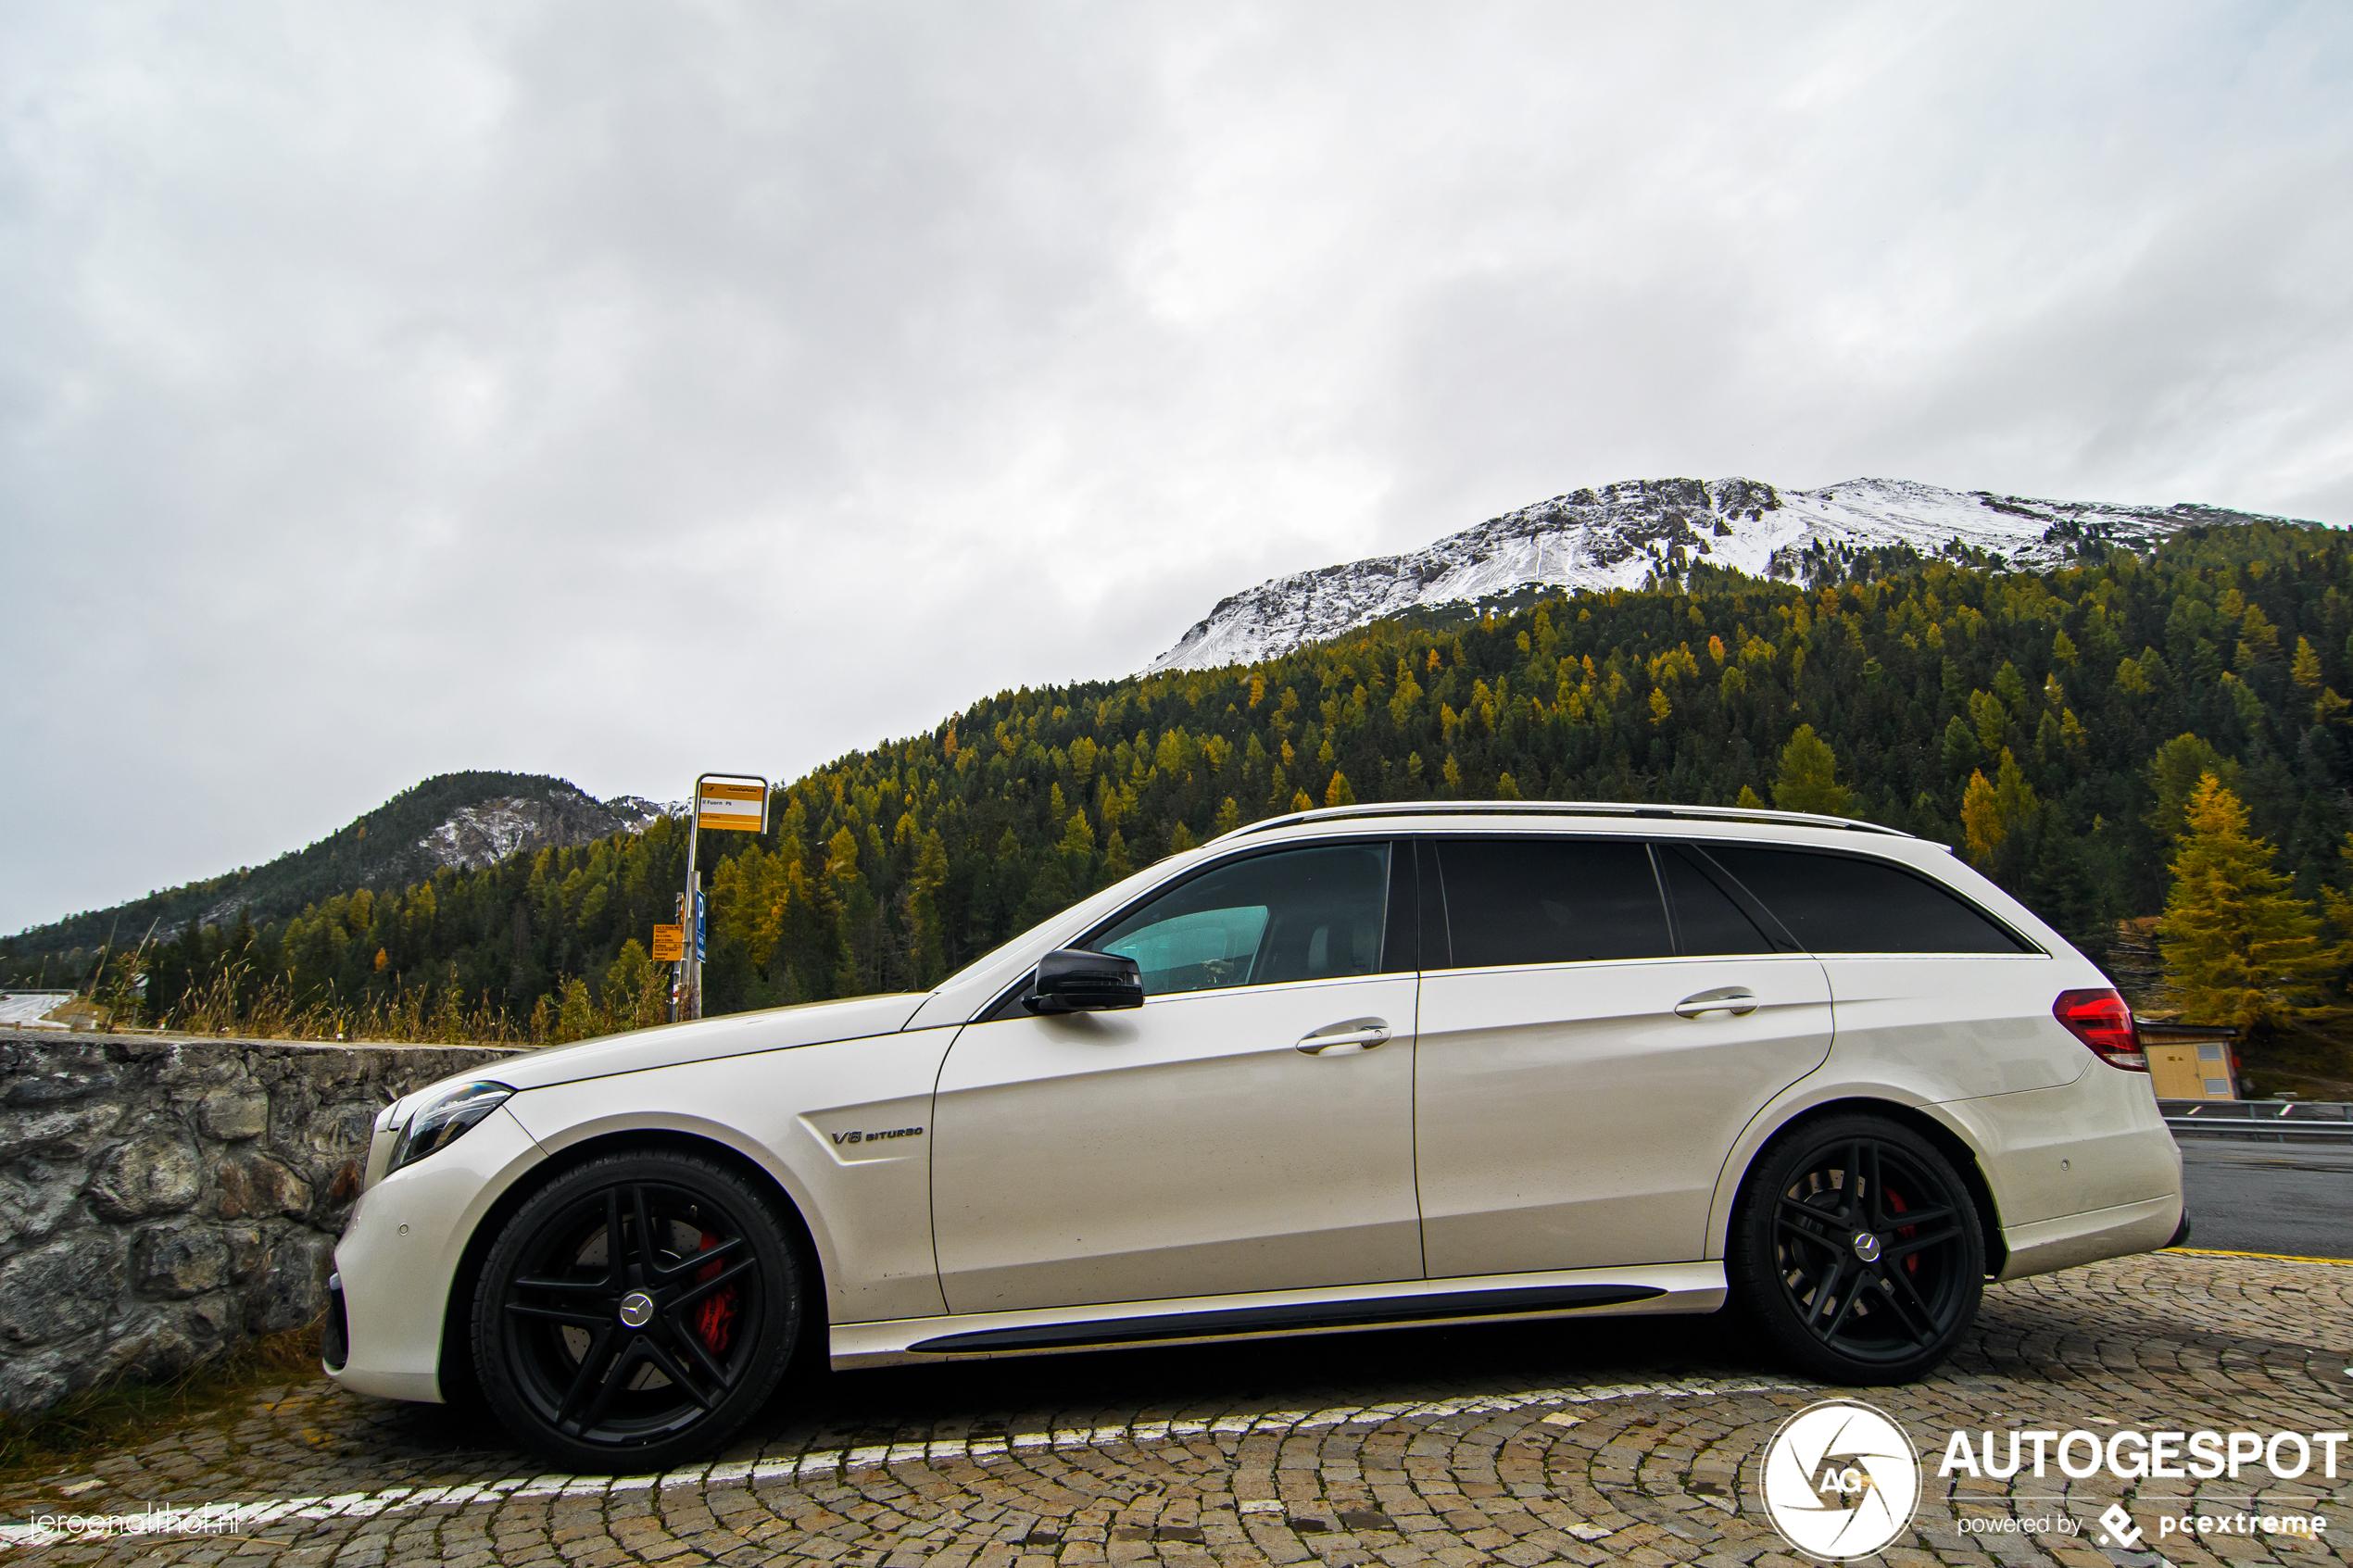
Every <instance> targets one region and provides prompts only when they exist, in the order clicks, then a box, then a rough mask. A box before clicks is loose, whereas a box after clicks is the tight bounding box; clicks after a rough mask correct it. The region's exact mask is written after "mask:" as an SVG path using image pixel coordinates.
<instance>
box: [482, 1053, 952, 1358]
mask: <svg viewBox="0 0 2353 1568" xmlns="http://www.w3.org/2000/svg"><path fill="white" fill-rule="evenodd" d="M955 1034H956V1031H955V1030H954V1029H953V1028H941V1029H924V1030H916V1031H912V1032H910V1033H907V1034H900V1035H877V1036H869V1037H867V1038H864V1039H858V1040H844V1041H839V1042H836V1043H833V1044H829V1045H815V1046H797V1047H791V1048H789V1049H785V1050H774V1051H762V1052H759V1053H756V1054H753V1055H749V1056H733V1057H725V1058H721V1059H718V1060H709V1061H697V1062H686V1063H682V1064H679V1065H676V1066H670V1067H661V1068H654V1069H650V1070H648V1071H646V1072H641V1073H618V1074H614V1075H612V1076H610V1077H602V1078H594V1079H587V1080H584V1081H580V1082H575V1083H569V1084H560V1085H551V1086H549V1087H547V1088H540V1089H531V1090H527V1091H525V1092H524V1093H522V1094H519V1095H517V1096H515V1097H514V1098H512V1099H510V1100H509V1101H508V1102H507V1108H508V1109H509V1110H511V1111H512V1112H513V1113H514V1115H515V1118H516V1120H517V1121H518V1122H520V1123H522V1125H523V1126H524V1127H526V1128H528V1129H529V1130H530V1132H531V1135H532V1136H533V1137H534V1138H535V1139H536V1140H538V1142H539V1143H540V1144H541V1145H542V1146H543V1147H544V1148H546V1149H547V1151H548V1153H549V1155H550V1156H560V1155H562V1153H563V1152H564V1151H565V1150H567V1149H571V1148H578V1147H580V1146H581V1145H584V1144H586V1143H588V1142H591V1141H592V1140H598V1139H610V1138H612V1137H614V1136H616V1135H623V1136H625V1135H627V1134H630V1133H633V1132H645V1133H657V1132H658V1133H668V1134H684V1135H689V1136H694V1137H701V1138H708V1139H710V1140H711V1141H712V1142H714V1143H717V1144H721V1145H724V1147H726V1148H730V1149H733V1150H735V1151H736V1153H737V1154H739V1155H741V1156H742V1157H743V1158H744V1159H746V1160H749V1161H751V1162H752V1163H753V1164H754V1165H756V1166H758V1167H759V1168H760V1169H761V1170H762V1171H764V1172H765V1173H767V1174H768V1175H769V1176H770V1177H771V1178H772V1179H773V1180H774V1182H775V1183H776V1185H778V1186H779V1187H780V1188H782V1189H783V1190H784V1192H785V1195H786V1198H789V1199H790V1200H791V1202H792V1204H793V1206H794V1207H795V1208H796V1209H798V1210H799V1212H800V1218H801V1221H802V1223H805V1224H806V1225H807V1226H808V1227H809V1236H810V1240H811V1242H812V1244H813V1245H814V1246H815V1247H816V1248H817V1258H818V1266H819V1268H820V1269H821V1270H822V1272H823V1273H824V1280H825V1286H826V1307H827V1313H828V1317H829V1319H830V1321H832V1322H834V1323H866V1322H872V1321H875V1320H877V1319H884V1318H905V1317H923V1316H927V1315H932V1314H937V1313H941V1312H945V1311H947V1304H946V1302H945V1301H944V1300H943V1299H942V1298H941V1296H940V1291H939V1270H938V1263H937V1259H936V1257H935V1256H934V1254H933V1251H932V1236H931V1160H930V1146H931V1138H930V1123H931V1101H932V1090H933V1088H934V1086H935V1085H937V1083H938V1080H939V1064H940V1061H941V1060H942V1058H943V1057H945V1055H946V1054H947V1049H948V1044H949V1042H950V1040H951V1039H952V1038H954V1036H955Z"/></svg>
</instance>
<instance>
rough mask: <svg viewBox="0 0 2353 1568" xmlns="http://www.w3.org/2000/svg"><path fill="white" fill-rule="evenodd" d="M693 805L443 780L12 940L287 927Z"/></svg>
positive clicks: (88, 941)
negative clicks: (196, 877)
mask: <svg viewBox="0 0 2353 1568" xmlns="http://www.w3.org/2000/svg"><path fill="white" fill-rule="evenodd" d="M677 809H681V808H677V807H668V806H663V805H661V804H658V803H656V802H654V801H650V800H646V799H643V798H641V797H637V796H634V795H623V796H617V797H614V798H612V799H610V800H598V798H597V797H595V796H592V795H590V794H588V793H587V792H586V791H585V790H583V789H581V788H580V787H579V786H577V785H576V784H573V783H571V782H570V781H569V780H565V779H559V778H554V777H551V776H549V775H547V774H544V773H506V772H464V773H441V774H436V775H435V776H434V777H433V778H429V779H427V780H425V781H424V782H423V783H422V784H417V785H415V786H414V787H412V788H409V789H406V790H403V791H402V792H401V793H400V794H398V795H396V796H394V797H392V798H391V799H390V800H387V801H386V802H384V804H383V805H382V806H379V807H377V808H376V809H374V810H372V811H368V812H365V813H363V814H362V815H360V816H359V817H358V818H355V819H354V820H353V821H351V822H348V823H346V824H345V825H344V826H343V827H342V828H340V829H338V830H337V831H336V832H334V833H333V834H329V835H327V836H326V837H325V838H322V839H320V840H319V841H318V842H317V843H315V844H311V845H309V846H308V847H305V848H301V849H294V850H289V851H287V852H286V853H285V854H283V855H281V856H279V857H278V858H277V859H273V860H271V861H269V862H268V863H267V864H264V865H260V866H243V867H239V868H238V869H237V870H235V871H233V872H226V873H224V874H222V875H220V876H217V877H207V878H205V879H204V880H202V881H200V882H191V883H185V884H182V885H181V886H178V887H172V888H166V889H164V890H162V891H160V892H157V893H151V894H149V895H147V896H146V897H144V898H134V899H132V900H131V901H130V902H128V903H124V904H119V905H116V906H114V907H113V908H110V909H92V910H86V911H84V912H82V913H81V914H76V915H69V916H68V917H66V918H65V919H63V920H60V921H57V922H52V923H50V924H47V925H41V926H35V927H32V928H31V929H30V930H27V931H24V932H20V933H19V934H18V935H15V936H12V937H8V938H6V939H5V946H4V947H0V951H6V952H7V953H9V954H11V955H12V956H14V957H17V958H19V959H22V958H26V957H31V956H34V955H39V954H44V953H63V952H68V951H70V950H72V949H73V948H76V947H80V948H82V949H84V950H88V949H91V948H94V947H97V946H98V945H99V944H101V943H104V942H107V941H109V940H113V941H118V942H123V943H135V942H137V941H139V940H140V939H141V938H142V937H143V936H144V935H146V934H147V933H148V932H149V931H153V932H155V933H156V934H157V936H158V937H161V936H164V935H176V934H177V933H178V932H180V931H181V930H182V929H184V928H185V927H186V926H187V925H188V923H189V922H191V921H193V922H195V923H196V924H198V925H224V924H227V923H229V922H233V921H234V920H235V919H236V918H237V914H238V911H239V910H241V909H242V910H249V911H250V912H251V914H252V918H253V919H255V920H256V921H266V920H283V919H284V918H285V917H286V916H288V915H292V914H298V913H300V912H301V910H302V908H303V906H304V905H305V904H307V903H310V902H313V901H315V900H317V899H320V898H323V897H330V896H332V895H333V894H335V893H347V892H349V891H351V890H352V889H353V888H355V887H369V888H383V887H396V886H400V885H403V884H409V883H413V882H422V881H423V880H425V879H426V878H428V877H430V876H432V875H433V873H434V872H437V871H440V870H443V869H445V868H447V869H450V870H455V871H461V872H475V871H480V870H482V869H483V868H484V867H485V866H488V865H490V864H492V863H493V862H495V861H497V860H498V859H503V858H504V857H506V856H508V855H510V854H513V853H514V852H515V851H516V850H518V849H528V850H537V849H550V848H568V847H572V846H574V845H579V844H587V843H591V842H593V841H595V840H597V839H599V838H604V837H607V836H609V835H610V834H616V833H636V832H642V831H643V830H644V828H645V827H646V825H647V824H648V822H652V821H653V820H654V819H655V818H657V817H660V816H662V815H664V814H665V813H668V812H672V811H674V810H677Z"/></svg>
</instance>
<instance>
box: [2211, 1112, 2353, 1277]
mask: <svg viewBox="0 0 2353 1568" xmlns="http://www.w3.org/2000/svg"><path fill="white" fill-rule="evenodd" d="M2182 1185H2183V1188H2184V1189H2185V1192H2186V1196H2187V1197H2188V1198H2189V1205H2190V1221H2191V1225H2192V1235H2191V1236H2190V1242H2189V1244H2190V1245H2191V1246H2192V1247H2207V1248H2217V1249H2219V1250H2221V1251H2225V1252H2276V1253H2280V1254H2283V1255H2285V1256H2288V1257H2294V1258H2353V1148H2302V1147H2298V1146H2296V1145H2292V1144H2291V1145H2281V1144H2260V1143H2235V1142H2230V1141H2226V1140H2223V1139H2220V1138H2183V1140H2182Z"/></svg>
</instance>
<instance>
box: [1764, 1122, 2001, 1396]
mask: <svg viewBox="0 0 2353 1568" xmlns="http://www.w3.org/2000/svg"><path fill="white" fill-rule="evenodd" d="M1728 1250H1729V1256H1728V1257H1727V1259H1726V1263H1727V1269H1726V1273H1728V1274H1729V1275H1730V1285H1731V1287H1732V1292H1733V1296H1734V1298H1735V1299H1736V1300H1737V1301H1738V1302H1739V1303H1740V1304H1741V1305H1742V1306H1743V1308H1745V1309H1746V1310H1747V1311H1748V1313H1749V1315H1750V1316H1751V1317H1753V1318H1754V1319H1755V1321H1756V1323H1757V1324H1758V1326H1759V1327H1760V1328H1761V1329H1762V1330H1763V1331H1764V1334H1765V1336H1766V1337H1767V1338H1768V1340H1769V1341H1770V1342H1771V1343H1772V1344H1773V1346H1774V1348H1776V1349H1777V1350H1779V1351H1780V1353H1781V1355H1782V1356H1783V1357H1784V1358H1786V1359H1787V1360H1788V1361H1792V1362H1793V1363H1795V1364H1796V1365H1797V1366H1798V1367H1800V1368H1802V1369H1804V1370H1805V1371H1806V1372H1808V1373H1811V1374H1814V1375H1815V1376H1817V1377H1820V1378H1822V1379H1824V1380H1826V1381H1828V1382H1831V1383H1846V1384H1872V1383H1881V1384H1884V1383H1908V1382H1910V1381H1911V1380H1912V1379H1914V1378H1916V1377H1919V1376H1922V1375H1924V1374H1926V1373H1928V1372H1929V1371H1930V1370H1931V1368H1933V1367H1935V1366H1936V1365H1937V1364H1938V1363H1939V1362H1941V1361H1944V1358H1945V1357H1946V1356H1948V1355H1950V1354H1951V1353H1952V1350H1953V1347H1954V1346H1955V1345H1956V1344H1957V1343H1958V1342H1959V1340H1960V1337H1961V1336H1962V1334H1963V1333H1965V1332H1966V1331H1967V1330H1968V1328H1969V1323H1970V1322H1971V1320H1973V1319H1974V1318H1975V1317H1976V1315H1977V1304H1978V1299H1979V1298H1980V1297H1981V1296H1982V1294H1983V1290H1984V1282H1985V1242H1984V1237H1983V1236H1982V1234H1981V1232H1980V1230H1979V1227H1978V1221H1977V1209H1976V1205H1975V1204H1974V1203H1972V1202H1971V1201H1970V1198H1969V1191H1968V1189H1967V1187H1966V1186H1964V1185H1963V1184H1962V1181H1961V1178H1960V1175H1959V1173H1957V1172H1956V1171H1955V1170H1954V1169H1953V1165H1952V1162H1951V1161H1950V1160H1946V1159H1945V1158H1944V1155H1943V1154H1942V1153H1940V1152H1938V1150H1937V1148H1935V1146H1934V1145H1932V1144H1931V1143H1930V1142H1929V1141H1928V1140H1927V1139H1926V1138H1923V1137H1921V1136H1920V1135H1919V1134H1917V1133H1915V1132H1913V1131H1912V1130H1911V1129H1910V1128H1908V1127H1904V1126H1900V1125H1898V1124H1897V1123H1894V1122H1890V1121H1884V1120H1881V1118H1879V1117H1875V1116H1839V1117H1832V1118H1830V1119H1827V1120H1824V1121H1821V1122H1818V1123H1812V1124H1811V1125H1808V1126H1805V1127H1801V1128H1799V1129H1798V1130H1797V1131H1796V1132H1795V1133H1793V1134H1791V1135H1787V1136H1785V1137H1784V1138H1782V1139H1781V1141H1780V1142H1779V1143H1777V1144H1775V1145H1774V1146H1772V1147H1771V1148H1768V1149H1767V1150H1766V1151H1765V1154H1764V1156H1763V1157H1762V1158H1761V1159H1760V1160H1758V1161H1757V1164H1756V1166H1755V1169H1754V1170H1753V1171H1751V1173H1749V1179H1748V1182H1747V1184H1746V1185H1744V1186H1743V1189H1742V1192H1741V1198H1740V1203H1739V1206H1738V1207H1737V1209H1736V1210H1734V1212H1733V1215H1732V1228H1731V1236H1730V1248H1729V1249H1728Z"/></svg>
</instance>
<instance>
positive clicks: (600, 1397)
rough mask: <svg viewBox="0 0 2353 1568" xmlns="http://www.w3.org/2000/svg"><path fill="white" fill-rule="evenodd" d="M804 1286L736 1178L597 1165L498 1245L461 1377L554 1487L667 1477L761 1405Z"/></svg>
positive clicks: (785, 1239) (667, 1158)
mask: <svg viewBox="0 0 2353 1568" xmlns="http://www.w3.org/2000/svg"><path fill="white" fill-rule="evenodd" d="M709 1253H716V1254H718V1256H716V1257H714V1258H711V1259H710V1260H709V1261H703V1260H704V1255H705V1254H709ZM804 1278H805V1275H804V1271H803V1269H802V1266H801V1261H800V1259H799V1255H798V1254H797V1252H796V1250H795V1248H794V1246H793V1244H792V1239H791V1236H790V1235H789V1234H788V1232H787V1231H786V1227H785V1225H784V1224H783V1223H782V1222H781V1221H780V1220H779V1219H778V1217H777V1215H776V1211H775V1210H774V1206H773V1204H772V1202H771V1200H770V1199H769V1198H767V1197H765V1196H764V1195H763V1194H761V1192H760V1191H758V1190H757V1189H756V1188H755V1187H754V1186H753V1185H752V1184H751V1183H750V1182H749V1181H747V1180H746V1179H745V1178H744V1177H743V1176H741V1175H739V1174H738V1173H736V1172H735V1171H733V1170H730V1169H729V1168H727V1167H726V1166H724V1165H722V1164H719V1163H717V1162H715V1161H713V1160H703V1159H698V1158H696V1157H695V1156H692V1155H687V1154H679V1153H673V1152H668V1151H647V1152H642V1153H635V1154H614V1155H606V1156H602V1157H600V1158H598V1159H595V1160H589V1161H587V1162H586V1163H585V1164H582V1165H578V1166H575V1167H573V1169H572V1170H569V1171H566V1172H564V1173H562V1174H560V1175H559V1176H557V1177H556V1178H555V1179H554V1180H552V1181H550V1182H549V1183H548V1184H547V1185H546V1186H544V1187H542V1188H540V1189H539V1190H538V1191H537V1192H535V1193H534V1194H533V1195H532V1196H531V1197H530V1198H528V1199H526V1200H525V1201H524V1203H523V1204H522V1207H521V1208H520V1209H518V1210H515V1212H514V1213H513V1215H512V1216H510V1218H509V1219H508V1221H507V1222H506V1223H505V1224H504V1225H503V1226H502V1227H501V1228H500V1230H499V1233H498V1238H497V1241H495V1242H494V1243H493V1244H492V1245H491V1248H490V1251H489V1254H488V1255H487V1257H485V1258H484V1262H483V1269H482V1275H481V1282H480V1284H479V1286H477V1287H476V1290H475V1293H474V1303H473V1314H472V1329H473V1364H474V1372H475V1376H476V1378H477V1379H478V1380H479V1383H480V1385H481V1389H482V1394H483V1397H484V1399H486V1400H487V1401H488V1402H489V1404H490V1407H491V1409H492V1410H493V1411H495V1412H497V1416H498V1418H499V1420H500V1422H501V1423H503V1424H505V1426H506V1427H507V1429H508V1430H509V1431H510V1432H511V1433H512V1434H513V1435H514V1436H515V1438H516V1440H517V1441H518V1442H520V1443H522V1445H523V1446H524V1447H525V1448H528V1449H532V1450H533V1451H534V1452H535V1453H537V1454H540V1455H542V1456H543V1457H545V1458H546V1459H547V1460H549V1461H552V1462H554V1463H556V1464H558V1465H560V1466H562V1467H563V1468H565V1469H567V1470H580V1471H592V1472H606V1473H614V1474H618V1473H623V1472H634V1473H648V1472H653V1471H659V1470H664V1469H668V1468H669V1467H671V1466H673V1465H675V1464H679V1463H682V1462H684V1461H688V1460H691V1459H697V1458H701V1457H704V1456H707V1455H708V1454H710V1453H711V1451H712V1450H713V1449H717V1448H718V1447H719V1446H720V1445H721V1444H723V1443H724V1442H725V1441H726V1440H727V1439H728V1438H729V1437H731V1436H734V1435H735V1434H736V1431H737V1430H738V1429H740V1428H741V1427H742V1425H743V1424H744V1423H745V1422H746V1421H748V1420H749V1419H750V1417H751V1416H752V1414H753V1413H754V1412H755V1411H758V1410H759V1409H760V1408H761V1405H762V1404H763V1403H764V1402H766V1400H767V1399H768V1397H769V1395H770V1394H772V1393H773V1392H774V1390H775V1386H776V1383H777V1380H778V1379H779V1378H781V1377H782V1376H783V1374H784V1371H785V1368H786V1365H787V1364H788V1363H789V1362H790V1361H791V1360H792V1356H793V1349H794V1346H795V1344H796V1342H797V1341H798V1340H799V1334H800V1322H801V1301H802V1294H803V1290H802V1287H803V1281H804Z"/></svg>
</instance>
